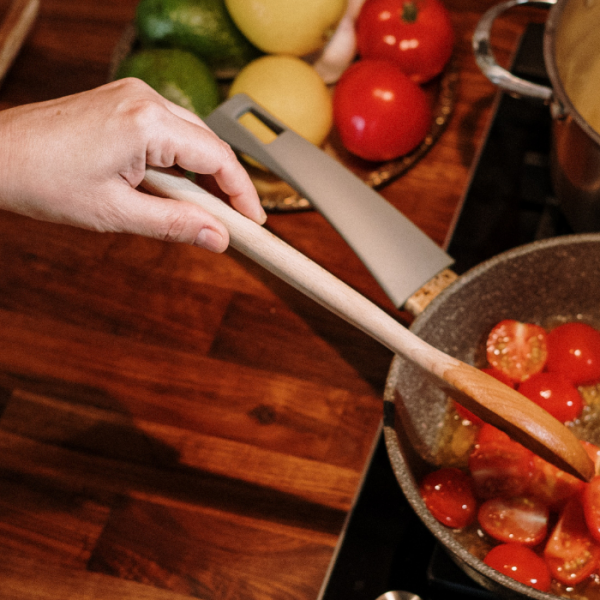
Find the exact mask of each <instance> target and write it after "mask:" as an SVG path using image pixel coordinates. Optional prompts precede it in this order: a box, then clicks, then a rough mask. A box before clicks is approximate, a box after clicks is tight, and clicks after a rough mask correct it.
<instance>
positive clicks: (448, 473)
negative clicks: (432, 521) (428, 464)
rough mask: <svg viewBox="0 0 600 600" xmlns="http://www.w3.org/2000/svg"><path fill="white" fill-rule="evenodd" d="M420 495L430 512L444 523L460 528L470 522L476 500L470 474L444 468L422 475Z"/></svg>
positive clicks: (473, 517)
mask: <svg viewBox="0 0 600 600" xmlns="http://www.w3.org/2000/svg"><path fill="white" fill-rule="evenodd" d="M420 491H421V496H422V498H423V501H424V502H425V505H426V506H427V508H428V509H429V512H431V514H432V515H433V516H434V517H435V518H436V519H437V520H438V521H439V522H440V523H442V524H443V525H446V526H447V527H452V528H455V529H460V528H462V527H466V526H467V525H469V524H470V523H472V522H473V520H474V519H475V516H476V512H477V501H476V500H475V497H474V495H473V487H472V483H471V479H470V477H469V476H468V475H467V474H466V473H464V472H463V471H461V470H460V469H456V468H453V467H445V468H442V469H438V470H437V471H433V472H431V473H429V474H428V475H426V476H425V478H424V479H423V481H422V482H421V486H420Z"/></svg>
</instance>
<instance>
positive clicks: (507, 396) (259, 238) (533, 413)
mask: <svg viewBox="0 0 600 600" xmlns="http://www.w3.org/2000/svg"><path fill="white" fill-rule="evenodd" d="M143 186H144V187H145V188H146V189H147V190H148V191H150V192H152V193H154V194H156V195H160V196H166V197H170V198H174V199H177V200H183V201H186V202H193V203H195V204H198V205H199V206H201V207H202V208H204V209H205V210H207V211H208V212H210V213H211V214H213V215H214V216H215V217H216V218H217V219H219V220H220V221H221V222H222V223H223V224H224V225H225V227H227V229H228V230H229V235H230V239H231V245H232V246H233V247H234V248H236V249H237V250H239V251H240V252H242V253H243V254H245V255H246V256H248V257H249V258H251V259H252V260H254V261H255V262H257V263H258V264H260V265H262V266H263V267H265V268H266V269H268V270H269V271H271V272H272V273H274V274H275V275H277V276H278V277H280V278H281V279H283V280H284V281H287V282H288V283H289V284H290V285H292V286H294V287H295V288H296V289H298V290H300V291H301V292H302V293H304V294H306V295H307V296H309V297H310V298H312V299H313V300H315V301H317V302H318V303H319V304H321V305H323V306H325V307H326V308H328V309H329V310H330V311H331V312H333V313H334V314H337V315H338V316H340V317H342V318H343V319H345V320H346V321H348V322H349V323H351V324H352V325H354V326H355V327H357V328H359V329H361V330H362V331H364V332H365V333H367V334H368V335H370V336H371V337H372V338H374V339H375V340H377V341H379V342H380V343H381V344H383V345H384V346H386V347H387V348H389V349H390V350H392V352H395V353H397V354H401V355H402V356H404V357H405V358H407V359H408V360H410V361H412V362H414V363H415V364H417V365H419V366H420V367H422V368H423V369H424V372H425V373H428V374H429V375H430V376H432V377H433V378H434V380H435V381H436V383H437V384H438V385H439V386H440V388H441V389H443V390H445V391H446V393H449V394H451V395H452V397H453V398H455V399H457V400H458V401H459V402H461V403H462V404H463V405H464V406H465V407H466V408H467V409H468V410H471V411H472V412H474V413H475V414H476V415H478V416H480V417H482V418H483V419H484V420H486V421H487V422H488V423H491V424H492V425H494V426H496V427H499V428H500V429H502V430H504V431H506V432H507V433H508V434H509V435H511V436H512V437H514V439H515V440H516V441H518V442H520V443H522V444H524V445H525V446H527V447H528V448H530V449H532V450H533V451H534V452H537V453H538V454H540V455H541V456H542V458H545V459H546V460H549V461H550V462H552V463H553V464H555V465H556V466H557V467H558V468H560V469H563V470H566V471H568V472H569V473H572V474H574V475H576V476H578V477H581V478H583V479H584V480H586V481H589V479H590V478H591V476H592V475H593V471H594V466H593V463H592V461H591V460H590V458H589V456H588V455H587V452H586V451H585V450H584V449H583V446H582V445H581V444H580V443H579V441H578V440H577V438H576V437H575V436H574V435H573V433H572V432H570V431H569V430H568V429H566V428H565V427H564V425H562V424H561V423H560V422H559V421H557V420H556V419H555V418H554V417H552V416H551V415H550V413H548V412H547V411H545V410H544V409H542V408H541V407H540V406H538V405H537V404H535V403H533V402H531V401H530V400H527V399H526V398H524V397H523V396H521V395H520V394H519V393H517V392H516V391H515V390H513V389H511V388H510V387H509V386H507V385H505V384H503V383H500V382H499V381H498V380H496V379H495V378H494V377H491V376H490V375H487V374H486V373H484V372H483V371H481V370H479V369H476V368H475V367H473V366H470V365H467V364H464V363H462V362H461V361H459V360H458V359H455V358H453V357H451V356H448V355H447V354H444V353H443V352H441V351H440V350H437V349H436V348H434V347H433V346H430V345H429V344H427V343H426V342H424V341H423V340H421V339H420V338H418V337H417V336H416V335H415V334H414V333H412V332H411V331H409V330H408V329H406V328H405V327H403V326H402V325H400V323H398V322H397V321H396V320H395V319H393V318H392V317H391V316H390V315H388V314H387V313H386V312H384V311H383V310H381V309H380V308H379V307H377V306H376V305H375V304H373V303H372V302H371V301H370V300H368V299H367V298H365V297H364V296H361V295H360V294H359V293H358V292H356V291H355V290H353V289H352V288H351V287H349V286H348V285H346V284H345V283H343V282H342V281H340V280H339V279H337V278H336V277H334V276H333V275H332V274H331V273H329V272H328V271H326V270H325V269H322V268H321V267H320V266H318V265H317V264H316V263H314V262H313V261H311V260H310V259H309V258H307V257H306V256H304V255H303V254H301V253H300V252H298V251H297V250H294V249H293V248H292V247H291V246H288V245H287V244H286V243H285V242H283V241H282V240H280V239H279V238H277V237H275V236H274V235H272V234H271V233H270V232H268V231H267V230H266V229H264V228H263V227H261V226H260V225H257V224H256V223H255V222H254V221H251V220H250V219H248V218H246V217H244V216H243V215H242V214H240V213H238V212H236V211H234V210H233V209H232V208H231V207H229V206H228V205H227V204H225V203H224V202H222V201H221V200H219V199H217V198H215V197H214V196H212V195H211V194H209V193H208V192H206V191H204V190H202V189H201V188H199V187H198V186H197V185H195V184H194V183H192V182H191V181H189V180H188V179H186V178H185V177H183V176H182V175H175V174H174V173H172V172H168V171H165V170H159V169H153V168H147V169H146V177H145V178H144V182H143ZM424 400H426V399H424Z"/></svg>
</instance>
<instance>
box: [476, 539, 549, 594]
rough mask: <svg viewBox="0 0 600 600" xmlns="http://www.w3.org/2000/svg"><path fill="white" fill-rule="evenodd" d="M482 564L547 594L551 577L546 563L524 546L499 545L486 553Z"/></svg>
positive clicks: (512, 544) (514, 544)
mask: <svg viewBox="0 0 600 600" xmlns="http://www.w3.org/2000/svg"><path fill="white" fill-rule="evenodd" d="M484 562H485V563H486V564H487V565H488V566H490V567H492V569H496V571H500V573H504V575H507V576H508V577H511V578H512V579H515V580H516V581H520V582H521V583H524V584H525V585H528V586H530V587H533V588H535V589H537V590H540V591H542V592H547V591H548V590H549V589H550V583H551V577H550V572H549V570H548V567H547V565H546V563H545V562H544V560H543V559H542V558H540V557H539V556H538V555H537V554H536V553H535V552H534V551H533V550H531V549H530V548H527V547H526V546H522V545H521V544H516V543H510V544H500V545H499V546H496V547H494V548H492V549H491V550H490V551H489V552H488V554H487V556H486V557H485V559H484Z"/></svg>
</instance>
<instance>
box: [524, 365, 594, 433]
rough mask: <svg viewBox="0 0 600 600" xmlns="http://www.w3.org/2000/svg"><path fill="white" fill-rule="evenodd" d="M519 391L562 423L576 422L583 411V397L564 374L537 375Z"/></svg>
mask: <svg viewBox="0 0 600 600" xmlns="http://www.w3.org/2000/svg"><path fill="white" fill-rule="evenodd" d="M517 389H518V391H519V393H521V394H523V396H525V397H526V398H529V399H530V400H532V401H533V402H535V403H536V404H538V405H539V406H541V407H542V408H543V409H544V410H546V411H548V412H549V413H550V414H551V415H552V416H553V417H554V418H556V419H558V420H559V421H560V422H561V423H567V422H569V421H574V420H575V419H577V418H578V417H579V415H581V411H582V410H583V400H582V398H581V395H580V394H579V392H578V391H577V388H576V387H575V386H574V385H573V384H572V383H571V382H570V381H569V380H568V379H567V378H566V377H565V376H564V375H563V374H562V373H548V372H543V373H536V374H535V375H532V376H531V377H529V378H528V379H526V380H525V381H524V382H523V383H521V384H520V385H519V387H518V388H517Z"/></svg>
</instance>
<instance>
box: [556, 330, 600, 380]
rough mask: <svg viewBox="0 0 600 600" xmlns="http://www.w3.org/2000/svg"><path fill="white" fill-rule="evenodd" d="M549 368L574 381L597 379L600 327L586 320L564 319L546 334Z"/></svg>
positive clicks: (599, 372)
mask: <svg viewBox="0 0 600 600" xmlns="http://www.w3.org/2000/svg"><path fill="white" fill-rule="evenodd" d="M547 367H548V370H549V371H557V372H559V373H562V374H563V375H564V376H565V377H566V378H567V379H569V381H571V382H572V383H574V384H575V385H583V384H586V383H594V382H596V381H598V380H600V331H598V330H596V329H594V328H593V327H592V326H590V325H587V324H586V323H579V322H576V323H565V324H564V325H559V326H558V327H556V328H555V329H553V330H552V331H551V332H550V333H549V334H548V364H547Z"/></svg>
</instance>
